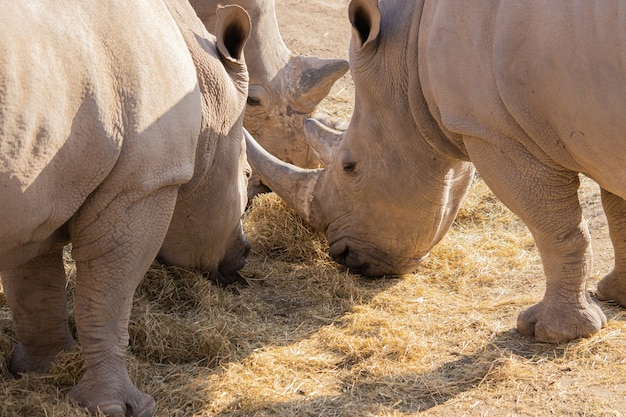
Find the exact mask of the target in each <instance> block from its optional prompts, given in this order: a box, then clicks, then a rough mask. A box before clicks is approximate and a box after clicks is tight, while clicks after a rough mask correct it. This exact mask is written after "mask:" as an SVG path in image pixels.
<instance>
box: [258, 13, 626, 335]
mask: <svg viewBox="0 0 626 417" xmlns="http://www.w3.org/2000/svg"><path fill="white" fill-rule="evenodd" d="M349 17H350V22H351V24H352V27H353V36H352V41H351V46H350V67H351V71H352V76H353V79H354V83H355V90H356V97H355V109H354V115H353V117H352V120H351V122H350V125H349V127H348V129H347V131H346V132H345V133H344V134H340V133H339V132H334V131H332V130H331V129H326V128H324V127H323V126H320V125H319V124H317V123H316V122H314V121H309V122H307V130H308V132H309V133H310V136H311V137H310V142H311V145H312V146H313V147H314V148H315V149H316V150H317V152H318V154H319V155H320V158H321V159H322V161H323V163H324V169H320V170H303V169H299V168H295V167H293V166H289V165H287V164H281V163H280V161H277V160H276V159H272V158H271V157H270V156H269V155H268V154H266V153H264V152H263V150H262V149H261V148H260V147H259V146H258V145H256V144H255V143H254V141H253V139H251V138H248V142H249V149H248V159H249V161H250V163H251V164H252V166H253V168H254V169H256V170H257V171H258V172H259V173H260V175H261V176H262V178H263V180H264V181H267V183H268V184H269V186H270V187H271V188H272V190H274V191H275V192H277V193H278V194H279V195H281V196H282V197H283V198H284V199H285V200H286V201H287V202H288V203H289V204H291V205H292V206H294V207H295V209H296V210H297V211H298V213H300V215H301V216H303V217H304V218H305V219H306V220H308V221H309V222H310V223H311V224H312V225H313V226H315V227H316V228H318V229H319V230H321V231H322V232H325V233H326V236H327V238H328V241H329V244H330V252H331V255H332V256H333V257H334V258H335V259H336V260H337V261H338V262H340V263H342V264H345V265H347V266H348V267H349V268H350V269H351V270H354V271H357V272H361V273H363V274H365V275H372V276H378V275H383V274H394V273H405V272H410V271H412V270H413V269H414V268H415V267H417V265H418V263H419V260H420V259H421V258H422V257H424V256H425V255H426V254H427V253H428V251H429V249H430V248H431V247H432V246H433V245H434V244H436V243H437V242H438V241H439V239H440V238H441V237H442V235H443V234H444V233H445V232H446V231H447V229H448V228H449V226H450V223H451V222H452V220H453V218H454V216H455V215H456V213H457V211H458V208H459V203H460V201H461V198H462V197H463V196H464V194H465V192H466V190H467V188H468V185H469V183H470V181H471V178H472V175H473V172H474V170H473V168H472V165H471V164H470V162H469V161H471V162H473V164H474V165H475V167H476V169H477V170H478V172H479V173H480V174H481V176H482V178H484V180H485V182H486V183H487V184H488V185H489V187H490V188H491V189H492V190H493V192H494V193H495V194H496V196H497V197H498V198H500V199H501V200H502V201H503V202H504V203H505V204H506V205H507V206H508V207H510V208H511V210H512V211H513V212H515V213H516V214H517V215H519V216H520V218H522V219H523V220H524V222H525V223H526V225H527V226H528V228H529V229H530V231H531V233H532V234H533V236H534V238H535V241H536V243H537V247H538V250H539V252H540V254H541V258H542V261H543V266H544V271H545V275H546V278H547V281H546V292H545V296H544V298H543V300H542V301H541V302H539V303H538V304H536V305H534V306H532V307H530V308H529V309H527V310H526V311H524V312H522V313H521V314H520V316H519V318H518V323H517V324H518V329H519V330H520V332H522V333H523V334H526V335H534V336H535V337H536V338H537V339H539V340H542V341H548V342H561V341H567V340H571V339H576V338H579V337H587V336H590V335H592V334H594V333H596V332H597V331H598V330H599V329H600V328H601V327H602V326H603V324H604V323H605V322H606V317H605V315H604V313H603V312H602V311H601V309H600V308H599V306H598V305H596V304H595V303H594V302H593V301H592V300H591V299H590V297H589V294H588V292H587V290H586V282H587V278H588V277H589V271H590V265H591V249H590V243H589V233H588V230H587V225H586V222H585V221H584V219H583V217H582V211H581V208H580V205H579V202H578V195H577V189H578V187H579V179H578V174H579V173H581V172H582V173H584V174H586V175H587V176H589V177H591V178H593V179H594V180H595V181H597V182H598V184H600V186H601V188H602V201H603V206H604V210H605V212H606V215H607V218H608V222H609V228H610V234H611V239H612V241H613V245H614V248H615V258H616V263H615V269H614V270H613V272H611V273H610V274H609V275H608V276H606V277H605V278H604V279H603V280H602V281H601V282H600V283H599V284H598V297H599V298H600V299H604V300H614V301H616V302H617V303H619V304H620V305H622V306H625V307H626V256H625V255H626V221H624V219H626V203H625V201H624V198H625V197H626V171H625V170H624V166H626V142H624V138H625V137H626V119H625V118H624V117H623V115H624V114H625V113H626V104H625V101H624V97H625V96H626V78H625V74H626V71H625V69H624V66H623V62H624V60H625V59H626V43H625V41H624V37H623V36H622V34H623V33H624V30H626V4H624V3H623V2H618V1H608V2H572V1H570V0H555V1H551V2H543V1H528V2H523V3H519V2H507V1H490V2H480V3H477V2H455V1H435V2H431V1H417V2H406V1H393V0H385V1H382V2H380V4H378V3H377V2H376V0H353V1H352V3H351V4H350V7H349ZM572 28H575V30H573V29H572Z"/></svg>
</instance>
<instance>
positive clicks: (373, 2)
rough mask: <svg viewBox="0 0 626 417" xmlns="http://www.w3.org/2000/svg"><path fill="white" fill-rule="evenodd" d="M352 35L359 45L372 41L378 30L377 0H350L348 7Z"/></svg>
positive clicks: (378, 11)
mask: <svg viewBox="0 0 626 417" xmlns="http://www.w3.org/2000/svg"><path fill="white" fill-rule="evenodd" d="M348 16H349V18H350V23H351V24H352V36H353V38H354V39H355V40H356V41H357V42H358V44H359V46H360V47H363V46H365V45H366V44H368V43H370V42H373V41H374V40H376V38H377V37H378V33H379V32H380V9H379V8H378V0H352V1H351V2H350V6H349V7H348Z"/></svg>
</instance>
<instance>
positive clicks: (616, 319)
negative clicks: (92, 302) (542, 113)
mask: <svg viewBox="0 0 626 417" xmlns="http://www.w3.org/2000/svg"><path fill="white" fill-rule="evenodd" d="M245 225H246V230H247V233H248V235H249V238H250V240H251V242H252V245H253V252H252V254H251V256H250V260H249V263H248V265H247V266H246V268H245V269H244V270H243V275H244V276H245V277H246V279H247V281H248V285H247V286H246V285H239V286H235V287H229V288H219V287H217V286H215V285H213V284H211V283H210V282H208V281H207V280H206V279H205V278H204V277H203V276H202V275H201V274H196V273H192V272H190V271H186V270H183V269H180V268H174V267H165V266H163V265H160V264H158V263H155V264H154V265H153V266H152V267H151V269H150V270H149V271H148V273H147V275H146V278H145V280H144V282H143V283H142V285H141V286H140V288H139V289H138V290H137V293H136V297H135V304H134V308H133V315H132V320H131V327H130V337H131V346H130V348H129V354H128V361H127V362H128V367H129V369H130V373H131V376H132V378H133V379H134V380H135V381H136V382H137V385H138V386H139V387H140V388H141V389H142V390H144V391H146V392H149V393H150V394H152V395H153V396H154V397H155V398H156V399H157V403H158V415H159V416H323V415H326V416H407V415H441V416H449V415H502V416H504V415H507V416H509V415H510V416H539V415H558V416H574V415H576V416H619V415H621V414H620V413H623V412H624V410H626V401H625V400H624V394H625V393H626V358H625V356H624V352H626V349H625V347H626V336H625V335H624V331H623V330H624V317H625V314H624V310H622V309H619V308H616V307H613V306H611V305H608V304H602V307H603V309H604V310H605V312H606V313H607V315H608V316H609V319H610V322H609V324H608V326H607V327H606V328H604V329H603V330H602V331H601V332H600V334H599V335H597V336H595V337H593V338H590V339H585V340H580V341H574V342H571V343H566V344H561V345H549V344H542V343H537V342H535V341H533V340H532V339H529V338H525V337H523V336H521V335H519V334H518V333H517V332H516V330H515V318H516V315H517V313H518V312H519V311H520V310H521V309H523V308H525V307H527V306H528V305H530V304H532V303H534V302H536V301H537V300H538V299H540V297H541V296H542V292H543V276H542V272H541V265H540V261H539V259H538V256H537V253H536V250H535V247H534V244H533V241H532V239H531V238H530V236H529V234H528V232H527V230H526V228H525V227H524V226H523V224H522V223H520V221H519V220H518V219H517V218H515V217H514V216H513V215H512V214H511V213H510V212H509V211H508V210H507V209H505V208H504V207H503V206H502V205H501V204H500V203H499V202H498V201H497V200H495V198H494V197H493V195H492V194H491V193H490V192H489V191H488V190H487V188H486V187H485V186H484V184H483V183H482V181H480V180H478V181H476V182H475V184H474V186H473V187H472V190H471V192H470V195H469V196H468V199H467V200H466V201H465V204H464V206H463V208H462V210H461V212H460V213H459V217H458V219H457V222H456V223H455V224H454V225H453V227H452V230H451V231H450V233H449V234H448V235H447V236H446V238H445V239H444V240H443V241H442V242H441V243H440V244H439V245H438V246H437V247H436V248H435V249H434V250H433V252H432V254H431V256H430V257H429V258H428V259H427V260H426V261H425V262H424V264H423V265H422V267H421V268H420V270H419V271H418V272H417V273H415V274H409V275H405V276H402V277H389V278H386V279H381V280H369V279H363V278H360V277H357V276H354V275H351V274H349V273H348V272H347V271H345V270H344V269H342V268H341V267H339V266H338V265H336V264H334V263H333V262H332V261H331V260H330V259H329V258H328V256H327V254H326V250H327V248H326V243H325V240H324V238H323V236H321V235H319V234H317V233H314V232H313V231H311V229H309V228H308V227H307V226H306V225H304V224H303V223H302V221H301V220H300V219H298V218H297V217H296V216H295V215H294V213H293V211H291V210H290V209H288V208H287V207H286V206H285V205H284V203H282V201H281V200H279V199H278V198H277V197H276V196H274V195H265V196H262V197H261V198H259V199H257V200H255V202H254V204H253V207H252V208H251V210H250V212H249V213H248V214H247V217H246V223H245ZM70 275H73V274H72V271H71V268H70ZM598 278H599V277H598V276H594V281H596V280H597V279H598ZM70 283H71V280H70ZM592 287H593V285H592ZM69 291H70V292H71V285H70V288H69ZM0 302H1V303H2V309H1V310H0V313H1V315H0V323H1V325H2V333H1V334H0V349H1V351H2V356H3V358H5V359H6V358H8V356H9V354H10V350H11V345H12V342H13V341H14V334H13V331H12V328H11V323H10V320H9V314H8V310H7V308H6V303H5V300H4V298H2V299H0ZM70 302H71V299H70ZM0 370H1V372H2V382H1V388H2V391H1V394H0V395H1V396H2V401H1V402H0V415H2V416H12V415H17V416H84V415H86V414H84V413H82V412H80V410H78V409H77V408H76V407H74V406H72V405H70V404H69V403H67V401H66V399H65V395H66V394H67V391H68V390H69V389H70V388H71V387H72V386H73V385H74V384H75V383H76V381H77V380H78V378H79V377H80V375H81V373H82V371H83V370H82V354H81V351H80V346H79V345H77V346H76V348H75V349H74V350H73V351H72V352H70V353H65V354H62V355H60V357H59V359H58V361H57V363H56V364H55V366H54V368H53V370H52V371H51V372H50V373H49V374H47V375H26V376H24V377H23V378H21V379H13V378H12V377H10V375H9V373H8V370H7V366H6V361H3V362H2V364H1V368H0Z"/></svg>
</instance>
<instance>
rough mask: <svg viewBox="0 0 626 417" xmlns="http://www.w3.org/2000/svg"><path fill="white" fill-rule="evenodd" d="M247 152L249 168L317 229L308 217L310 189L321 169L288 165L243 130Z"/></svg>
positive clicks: (312, 188) (311, 199) (318, 226)
mask: <svg viewBox="0 0 626 417" xmlns="http://www.w3.org/2000/svg"><path fill="white" fill-rule="evenodd" d="M244 136H245V138H246V152H247V155H248V162H249V163H250V165H251V166H252V169H253V170H254V171H256V172H258V173H260V174H261V177H262V179H263V183H264V184H266V185H267V186H269V188H270V189H272V191H274V192H275V193H276V194H278V195H279V196H280V197H281V198H282V199H283V200H285V202H286V203H287V204H288V205H289V206H290V207H293V208H294V209H295V210H296V213H297V214H298V216H300V217H302V219H304V220H305V221H306V222H307V223H309V224H310V225H312V226H313V227H316V228H318V229H320V228H321V227H320V225H319V224H316V223H318V222H317V221H314V219H312V217H311V202H312V201H313V192H314V190H315V185H316V184H317V181H318V179H319V178H320V176H321V175H322V172H323V171H324V170H323V169H304V168H300V167H297V166H295V165H291V164H288V163H286V162H283V161H281V160H280V159H278V158H276V157H275V156H273V155H272V154H270V153H269V152H267V151H266V150H265V149H263V147H262V146H261V145H259V144H258V142H257V141H256V140H255V139H254V138H253V137H252V136H251V135H250V134H249V133H248V131H247V130H245V129H244Z"/></svg>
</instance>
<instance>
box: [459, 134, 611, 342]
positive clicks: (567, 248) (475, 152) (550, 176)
mask: <svg viewBox="0 0 626 417" xmlns="http://www.w3.org/2000/svg"><path fill="white" fill-rule="evenodd" d="M464 143H465V144H466V147H467V150H468V152H469V154H470V157H471V159H472V162H474V164H475V166H476V169H477V171H478V172H479V173H480V174H481V175H482V176H483V178H484V180H485V182H486V183H487V185H488V186H489V187H490V188H491V190H492V191H493V192H494V194H495V195H496V196H497V197H498V198H499V199H500V200H501V201H502V202H503V203H504V204H506V205H507V206H508V207H509V208H510V209H511V211H513V212H514V213H515V214H516V215H518V216H519V217H520V218H521V219H522V220H523V221H524V222H525V223H526V225H527V226H528V228H529V229H530V231H531V233H532V234H533V237H534V238H535V242H536V243H537V249H538V250H539V254H540V255H541V259H542V262H543V269H544V272H545V275H546V291H545V295H544V298H543V300H541V302H539V303H538V304H536V305H534V306H532V307H530V308H529V309H527V310H525V311H523V312H522V313H521V314H520V315H519V317H518V320H517V327H518V329H519V331H520V332H521V333H523V334H525V335H529V336H533V335H534V336H535V337H536V338H537V339H538V340H541V341H546V342H563V341H567V340H572V339H576V338H580V337H588V336H591V335H592V334H594V333H596V332H597V331H598V330H600V328H601V327H602V326H603V325H604V324H605V323H606V316H605V315H604V313H603V312H602V310H601V309H600V307H599V306H598V305H597V304H595V303H594V302H593V301H592V300H591V298H590V296H589V293H588V291H587V289H586V284H587V279H588V277H589V271H590V264H591V247H590V238H589V232H588V230H587V225H586V223H585V222H584V221H583V217H582V210H581V208H580V204H579V202H578V194H577V189H578V186H579V181H578V174H577V173H575V172H572V171H569V170H565V169H561V168H559V167H557V166H556V165H555V164H554V165H547V164H544V163H543V162H541V161H539V160H538V159H537V158H535V157H534V156H533V155H532V154H531V153H530V152H529V151H528V150H526V149H525V148H524V147H523V146H522V145H520V144H519V143H518V142H516V141H514V140H509V139H507V138H500V140H495V141H493V142H492V143H488V142H486V141H483V140H480V139H472V138H466V139H465V141H464ZM546 159H547V158H546Z"/></svg>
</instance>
